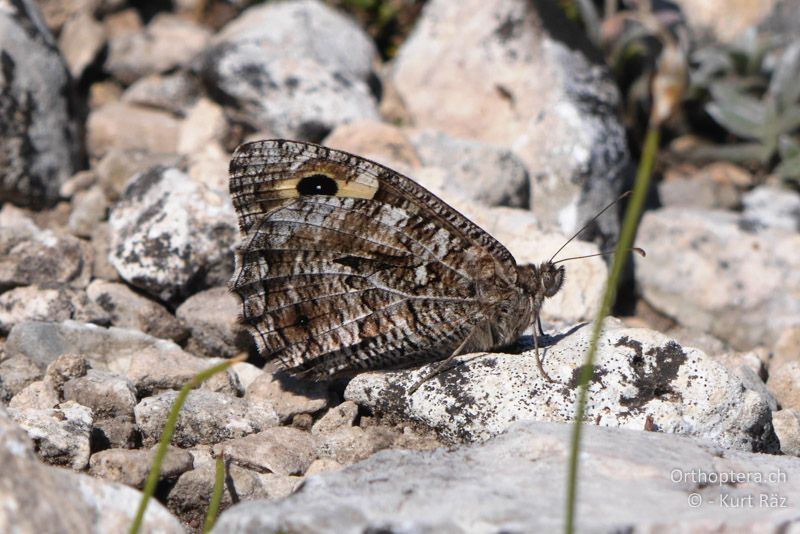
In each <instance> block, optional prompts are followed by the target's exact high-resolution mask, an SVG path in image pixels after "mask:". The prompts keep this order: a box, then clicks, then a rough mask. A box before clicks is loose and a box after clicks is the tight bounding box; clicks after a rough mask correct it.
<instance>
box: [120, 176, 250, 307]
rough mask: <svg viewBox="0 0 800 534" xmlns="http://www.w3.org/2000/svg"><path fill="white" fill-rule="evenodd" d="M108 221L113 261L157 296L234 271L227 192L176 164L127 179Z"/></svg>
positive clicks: (168, 296) (171, 296)
mask: <svg viewBox="0 0 800 534" xmlns="http://www.w3.org/2000/svg"><path fill="white" fill-rule="evenodd" d="M109 224H110V225H111V235H112V242H111V263H112V264H113V265H114V267H116V269H117V271H118V272H119V273H120V275H121V276H122V277H123V278H124V279H125V280H126V281H127V282H129V283H130V284H131V285H133V286H136V287H138V288H140V289H142V290H143V291H145V292H147V293H148V294H150V295H154V296H156V297H158V298H159V299H161V300H165V301H170V300H175V299H178V298H179V297H186V296H187V294H188V293H189V291H190V289H191V288H197V287H198V286H201V287H202V285H209V286H215V285H224V284H225V283H227V281H228V279H229V278H230V275H231V274H232V272H233V254H232V250H233V247H234V245H235V244H236V240H237V234H238V229H237V226H236V216H235V214H234V212H233V206H232V205H231V201H230V196H229V195H228V193H227V191H217V190H212V189H210V188H208V187H206V186H203V185H201V184H197V183H195V182H193V181H192V180H190V179H189V177H188V176H187V175H186V174H184V173H183V172H181V171H179V170H178V169H174V168H160V167H158V168H155V169H152V170H150V171H149V172H147V173H144V174H140V175H138V176H137V177H136V178H135V179H133V180H131V182H129V184H128V186H127V188H126V189H125V192H124V193H123V195H122V198H121V199H120V201H119V202H118V203H117V205H116V206H115V207H114V210H113V211H112V212H111V217H110V219H109Z"/></svg>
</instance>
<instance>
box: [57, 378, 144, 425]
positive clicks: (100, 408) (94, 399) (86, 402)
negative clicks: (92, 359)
mask: <svg viewBox="0 0 800 534" xmlns="http://www.w3.org/2000/svg"><path fill="white" fill-rule="evenodd" d="M61 391H62V395H63V397H64V400H74V401H75V402H77V403H79V404H81V405H83V406H86V407H87V408H90V409H91V410H92V413H93V414H94V416H95V417H97V418H104V419H107V418H113V417H120V416H129V417H132V416H133V408H134V406H136V390H134V389H133V386H132V385H131V383H130V381H128V380H126V379H125V378H123V377H121V376H117V375H113V374H111V373H108V372H105V371H97V370H95V369H90V370H89V371H88V372H87V373H86V376H82V377H80V378H73V379H72V380H69V381H68V382H66V383H65V384H64V386H63V388H62V390H61Z"/></svg>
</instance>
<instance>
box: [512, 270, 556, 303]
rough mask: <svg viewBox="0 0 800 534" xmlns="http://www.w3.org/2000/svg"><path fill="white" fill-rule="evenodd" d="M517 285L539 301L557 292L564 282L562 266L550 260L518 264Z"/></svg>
mask: <svg viewBox="0 0 800 534" xmlns="http://www.w3.org/2000/svg"><path fill="white" fill-rule="evenodd" d="M517 274H518V280H519V286H520V287H521V288H522V289H523V290H524V291H525V292H526V293H527V294H529V295H530V296H531V297H534V298H537V297H538V300H539V302H541V301H542V300H544V299H545V298H550V297H552V296H553V295H555V294H556V293H558V292H559V290H560V289H561V286H562V285H563V284H564V267H563V266H559V267H556V265H555V264H554V263H553V262H551V261H545V262H542V263H540V264H539V265H538V266H537V265H530V264H529V265H520V266H519V267H517Z"/></svg>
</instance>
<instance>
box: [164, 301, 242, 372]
mask: <svg viewBox="0 0 800 534" xmlns="http://www.w3.org/2000/svg"><path fill="white" fill-rule="evenodd" d="M241 308H242V304H241V301H240V300H239V298H238V297H237V296H235V295H233V294H232V293H231V292H230V291H229V290H228V288H227V287H215V288H211V289H209V290H206V291H201V292H200V293H196V294H195V295H192V296H191V297H189V298H188V299H187V300H186V301H185V302H184V303H183V304H181V305H180V306H179V307H178V309H177V310H175V315H177V317H178V319H180V320H181V321H182V322H183V324H185V325H186V327H187V328H188V329H189V331H190V332H191V333H192V337H191V338H190V339H189V343H188V345H187V350H188V351H190V352H193V353H196V354H203V355H207V356H217V357H222V358H230V357H231V356H235V355H236V354H238V353H239V352H242V350H246V349H247V347H248V345H249V344H250V343H251V340H250V337H249V336H248V335H247V334H246V332H245V330H244V327H243V326H242V324H241V323H240V322H239V315H240V314H241Z"/></svg>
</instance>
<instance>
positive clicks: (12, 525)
mask: <svg viewBox="0 0 800 534" xmlns="http://www.w3.org/2000/svg"><path fill="white" fill-rule="evenodd" d="M33 449H34V447H33V445H32V443H31V441H30V439H29V438H28V437H27V436H26V435H25V432H24V431H23V430H22V429H20V428H19V427H18V426H17V425H15V424H14V423H13V422H12V421H11V420H10V418H9V417H8V415H7V414H6V412H5V410H4V409H3V407H2V406H0V465H2V466H3V483H2V484H0V502H2V503H3V507H4V511H3V513H2V514H0V531H1V532H20V533H23V532H25V533H27V532H40V533H45V532H65V533H66V532H68V533H83V532H89V533H93V534H103V533H106V532H126V531H127V530H128V529H129V528H130V525H131V522H132V521H133V517H134V515H135V513H136V509H137V506H138V504H139V500H140V499H141V493H139V492H138V491H135V490H133V489H131V488H128V487H126V486H123V485H121V484H115V483H110V482H105V481H103V480H99V479H96V478H94V477H90V476H87V475H84V474H80V473H74V472H71V471H69V470H66V469H59V468H56V467H52V466H48V465H45V464H43V463H42V462H40V461H38V460H37V459H36V456H35V453H34V452H33ZM142 531H143V532H159V533H162V534H182V533H183V532H184V530H183V528H182V527H181V525H180V522H179V521H178V520H177V519H176V518H175V517H173V516H172V515H171V514H170V513H169V512H167V510H166V509H165V508H164V507H163V506H162V505H161V504H160V503H159V502H158V501H155V500H153V501H151V502H150V505H149V506H148V508H147V512H146V513H145V516H144V522H143V525H142Z"/></svg>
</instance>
